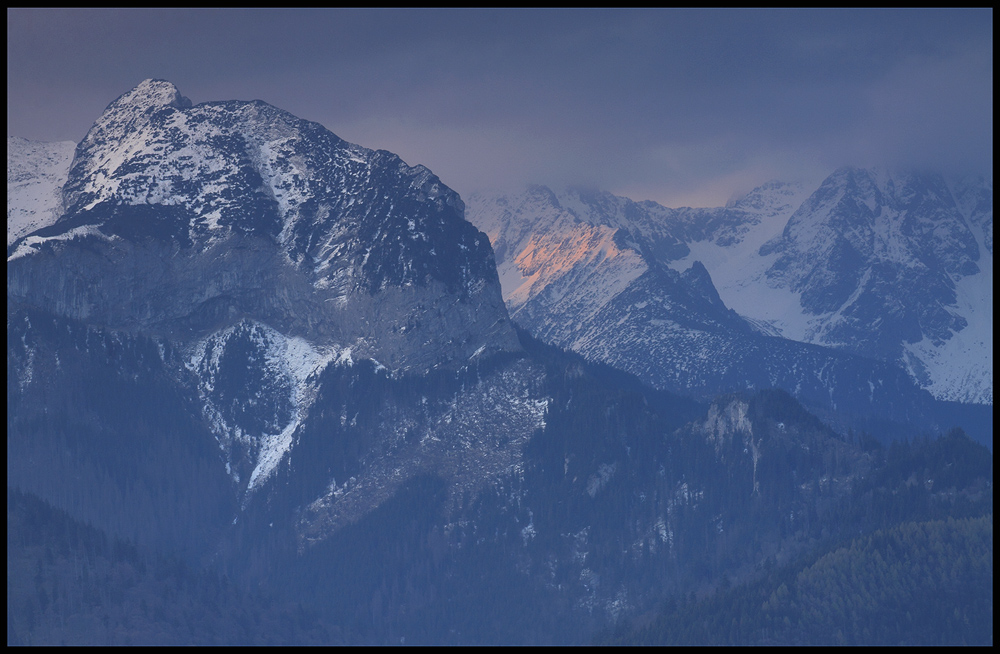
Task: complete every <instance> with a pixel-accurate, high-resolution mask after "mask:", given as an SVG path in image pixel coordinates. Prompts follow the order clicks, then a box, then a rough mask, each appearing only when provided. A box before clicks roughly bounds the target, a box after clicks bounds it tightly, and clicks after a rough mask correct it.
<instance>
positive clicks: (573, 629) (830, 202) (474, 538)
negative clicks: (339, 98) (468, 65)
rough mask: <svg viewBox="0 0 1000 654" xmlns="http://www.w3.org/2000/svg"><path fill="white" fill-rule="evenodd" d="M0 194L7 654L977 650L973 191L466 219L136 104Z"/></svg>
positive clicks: (837, 179) (890, 178) (978, 348)
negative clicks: (536, 648)
mask: <svg viewBox="0 0 1000 654" xmlns="http://www.w3.org/2000/svg"><path fill="white" fill-rule="evenodd" d="M7 170H8V184H7V189H8V190H7V361H8V363H7V407H8V409H7V488H8V490H7V497H8V499H7V521H8V528H7V536H8V538H7V539H8V547H7V605H8V613H7V616H8V617H7V642H8V645H18V644H20V645H29V644H30V645H35V644H70V645H72V644H77V645H122V644H134V645H196V644H197V645H201V644H228V645H265V644H270V645H290V644H291V645H294V644H299V645H318V644H363V645H370V644H379V645H382V644H406V645H410V644H437V645H470V644H471V645H487V644H517V645H529V644H530V645H534V644H537V645H545V644H588V643H593V642H598V643H607V644H635V643H647V644H655V643H661V644H662V643H688V644H690V643H694V644H788V645H791V644H809V643H812V644H833V643H850V644H914V643H917V644H992V638H993V635H992V633H993V632H992V579H993V575H992V548H993V541H992V511H993V504H992V502H993V493H992V481H993V464H992V451H991V448H992V400H993V393H992V329H991V328H992V256H993V255H992V252H993V250H992V247H993V242H992V225H993V223H992V182H991V181H984V180H982V179H972V178H968V179H963V180H950V179H944V178H943V177H941V176H938V175H934V174H929V173H928V174H923V173H922V174H903V173H898V172H890V171H884V170H863V169H852V168H845V169H841V170H838V171H836V172H834V173H833V174H832V175H831V176H830V177H829V178H828V179H827V180H826V181H824V182H823V184H822V185H821V186H820V187H819V188H818V189H805V188H802V187H796V186H792V185H785V184H781V183H776V182H775V183H770V184H767V185H765V186H762V187H760V188H758V189H755V190H754V191H752V192H751V193H749V194H748V195H746V196H745V197H743V198H741V199H739V200H737V201H734V202H732V203H730V204H729V205H728V206H726V207H722V208H718V209H668V208H665V207H662V206H660V205H658V204H655V203H652V202H633V201H631V200H628V199H625V198H621V197H616V196H613V195H610V194H608V193H604V192H598V191H583V190H580V189H570V190H567V191H563V192H560V193H558V194H557V193H555V192H553V191H551V190H549V189H546V188H544V187H533V188H531V189H528V190H526V191H523V192H518V193H497V194H493V195H477V196H474V197H471V198H469V199H468V207H466V204H465V202H463V200H462V199H461V198H460V197H459V196H458V194H456V193H455V192H454V191H452V190H451V189H450V188H448V187H447V186H446V185H445V184H444V183H442V181H441V180H440V179H438V178H437V177H436V176H435V175H434V174H433V173H432V172H431V171H429V170H428V169H426V168H424V167H422V166H410V165H407V164H406V163H404V162H403V161H402V160H401V159H400V158H399V157H398V156H396V155H394V154H392V153H390V152H386V151H383V150H378V151H374V150H369V149H366V148H364V147H360V146H358V145H354V144H351V143H347V142H345V141H343V140H342V139H340V138H338V137H337V136H335V135H334V134H333V133H331V132H330V131H328V130H327V129H326V128H324V127H323V126H321V125H319V124H316V123H312V122H308V121H305V120H301V119H299V118H296V117H295V116H292V115H291V114H289V113H287V112H284V111H282V110H280V109H277V108H275V107H272V106H270V105H268V104H265V103H263V102H260V101H252V102H244V101H226V102H206V103H202V104H198V105H193V104H192V103H191V102H190V101H189V100H187V99H186V98H184V97H183V96H182V95H181V94H180V93H179V91H178V89H177V88H176V87H174V85H173V84H171V83H169V82H166V81H162V80H146V81H144V82H142V83H141V84H139V85H138V86H137V87H135V88H134V89H132V90H131V91H129V92H127V93H125V94H124V95H122V96H121V97H119V98H118V99H117V100H115V101H114V102H112V103H111V104H110V105H109V106H108V107H107V109H106V110H105V111H104V113H103V114H102V115H101V116H100V117H99V118H98V119H97V121H96V122H95V123H94V125H93V127H92V128H91V129H90V131H89V132H88V133H87V135H86V136H85V138H84V139H83V141H81V142H80V143H79V144H73V143H39V142H31V141H26V140H24V139H20V138H17V137H10V136H9V137H8V141H7ZM470 221H471V222H470ZM480 230H482V231H480ZM966 433H968V434H969V435H966ZM970 436H972V438H970ZM987 446H988V447H987ZM942 570H943V572H941V571H942ZM939 572H940V574H939ZM859 616H863V619H861V618H860V617H859Z"/></svg>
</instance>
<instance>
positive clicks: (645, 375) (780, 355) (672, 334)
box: [469, 184, 929, 419]
mask: <svg viewBox="0 0 1000 654" xmlns="http://www.w3.org/2000/svg"><path fill="white" fill-rule="evenodd" d="M803 196H804V193H803V192H802V191H801V189H798V188H795V187H790V186H787V185H778V184H774V185H769V186H768V187H766V188H762V189H758V190H757V191H755V192H754V193H752V194H750V195H749V196H747V197H746V198H744V199H743V200H742V201H740V202H738V203H736V204H734V205H733V206H730V207H728V208H724V209H719V210H711V209H681V210H669V209H665V208H664V207H661V206H659V205H656V204H655V203H636V202H632V201H630V200H627V199H625V198H618V197H615V196H613V195H611V194H608V193H595V192H586V191H580V190H568V191H565V192H563V193H561V194H558V195H557V194H555V193H553V192H552V191H551V190H549V189H546V188H543V187H536V188H533V189H529V190H528V191H527V192H526V193H524V194H522V195H512V196H500V197H484V196H472V197H471V198H470V199H469V216H470V219H471V220H473V221H474V222H475V223H476V224H477V225H478V226H479V227H480V228H481V229H483V231H485V232H486V233H487V234H488V235H489V236H490V238H491V240H492V242H493V244H494V247H495V249H496V252H497V256H498V260H499V264H498V268H499V271H500V280H501V284H502V285H503V289H504V296H505V298H506V301H507V305H508V308H509V309H510V312H511V317H512V319H513V320H515V321H517V322H519V323H520V324H522V325H523V326H524V327H525V328H526V329H528V330H529V331H530V332H531V333H532V334H533V335H535V336H537V337H538V338H541V339H543V340H545V341H547V342H550V343H553V344H555V345H558V346H560V347H563V348H567V349H571V350H574V351H576V352H579V353H580V354H582V355H584V356H585V357H587V358H588V359H591V360H595V361H600V362H603V363H608V364H610V365H612V366H615V367H617V368H620V369H622V370H625V371H628V372H630V373H632V374H634V375H636V376H638V377H640V378H641V379H643V380H645V381H647V382H648V383H650V384H652V385H653V386H655V387H656V388H660V389H664V390H669V391H671V392H675V393H681V394H687V395H693V396H695V397H699V398H704V399H711V398H712V397H714V396H715V395H718V394H720V393H727V392H733V391H737V390H741V389H747V388H774V387H777V388H782V389H784V390H786V391H787V392H789V393H791V394H792V395H793V396H795V397H796V398H797V399H799V400H800V401H802V402H803V403H805V404H806V405H807V406H809V407H810V408H811V409H812V410H815V411H819V412H820V413H822V414H823V415H826V416H830V415H833V414H838V413H839V414H841V415H858V416H860V415H876V414H877V415H880V416H882V417H885V418H891V419H909V418H910V417H911V416H913V415H919V412H920V406H921V404H923V403H925V402H926V401H927V400H928V399H929V396H927V394H926V393H923V392H921V391H920V390H919V389H918V388H916V387H915V386H914V384H913V383H912V382H911V381H910V380H909V379H908V378H907V376H906V374H905V373H904V372H903V371H902V370H901V369H899V368H898V367H896V366H894V365H892V364H890V363H887V362H881V361H878V360H875V359H871V358H865V357H860V356H857V355H853V354H851V353H848V352H843V351H838V350H835V349H831V348H823V347H817V346H815V345H811V344H806V343H802V342H797V341H793V340H790V339H786V338H781V337H780V336H778V335H777V334H778V331H777V330H775V329H774V328H773V327H772V326H771V325H769V324H768V323H765V322H762V321H756V320H748V319H746V318H745V317H743V316H741V315H739V314H737V313H736V312H735V311H733V310H731V309H730V308H728V307H727V305H726V303H725V302H724V301H723V298H722V297H720V293H719V292H718V291H717V290H716V287H715V285H714V284H713V278H712V275H711V274H710V272H709V270H708V269H707V267H706V266H705V265H703V264H702V263H701V262H700V261H698V260H695V261H694V262H693V263H688V264H687V265H686V266H684V267H683V268H682V270H683V272H681V271H679V270H677V269H675V267H674V266H672V265H670V264H671V263H673V262H674V261H677V260H678V259H684V260H687V259H689V258H690V257H691V256H692V252H691V249H690V247H697V245H698V244H699V243H700V242H704V241H709V240H710V241H712V242H713V243H716V244H725V245H717V247H727V248H736V249H738V248H740V247H743V248H746V247H748V245H747V244H745V243H744V242H745V241H750V242H751V243H752V242H753V239H755V238H756V239H760V238H761V237H760V236H759V232H761V231H764V232H771V233H773V232H775V231H777V230H779V229H780V227H778V226H777V225H778V224H779V223H781V222H782V221H783V220H787V217H788V216H789V214H791V213H792V212H793V211H794V206H795V204H796V202H797V200H799V199H801V198H802V197H803ZM687 243H691V244H692V245H691V246H690V247H689V245H688V244H687ZM758 246H759V243H758Z"/></svg>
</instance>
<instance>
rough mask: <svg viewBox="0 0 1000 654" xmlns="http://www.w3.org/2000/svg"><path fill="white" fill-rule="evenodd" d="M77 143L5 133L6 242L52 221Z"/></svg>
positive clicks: (58, 209)
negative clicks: (47, 141)
mask: <svg viewBox="0 0 1000 654" xmlns="http://www.w3.org/2000/svg"><path fill="white" fill-rule="evenodd" d="M75 151H76V144H75V143H73V142H72V141H60V142H56V143H45V142H41V141H29V140H27V139H23V138H20V137H17V136H8V137H7V246H8V247H9V246H10V244H11V243H13V242H14V241H16V240H17V239H19V238H21V237H22V236H24V235H25V234H27V233H29V232H33V231H35V230H36V229H39V228H42V227H46V226H48V225H51V224H52V223H54V222H55V221H56V220H57V219H58V218H59V216H60V215H61V211H62V187H63V185H64V184H65V183H66V179H67V178H68V177H69V167H70V164H71V163H72V162H73V153H74V152H75Z"/></svg>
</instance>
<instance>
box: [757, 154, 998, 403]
mask: <svg viewBox="0 0 1000 654" xmlns="http://www.w3.org/2000/svg"><path fill="white" fill-rule="evenodd" d="M953 187H954V188H955V190H953ZM969 195H971V196H973V197H970V198H968V199H966V198H967V197H968V196H969ZM992 213H993V212H992V186H991V185H987V184H986V183H985V182H983V181H982V180H978V181H976V180H964V181H963V182H962V183H961V184H960V185H949V184H948V183H947V181H946V180H945V179H944V178H943V177H941V176H940V175H932V174H919V175H918V174H911V175H900V174H892V173H889V172H887V171H884V170H861V169H854V168H844V169H841V170H838V171H837V172H835V173H834V174H833V175H831V176H830V177H828V178H827V179H826V180H825V181H824V182H823V184H822V185H821V186H820V188H819V189H817V190H816V192H815V193H813V194H812V195H811V196H810V197H809V199H808V200H807V201H806V202H805V203H803V204H802V206H801V207H799V208H798V209H797V210H796V211H795V213H794V214H793V215H792V216H791V217H790V218H789V220H788V224H787V225H786V226H785V229H784V230H783V231H782V233H781V235H780V236H779V237H776V238H774V239H772V240H771V241H769V242H767V243H766V244H764V246H762V247H761V249H760V255H761V256H762V257H768V258H770V257H771V256H774V258H773V260H772V262H771V264H770V266H769V267H768V269H767V271H766V272H765V274H764V279H763V280H762V281H766V283H767V284H768V285H769V286H771V287H774V288H779V289H783V290H786V291H788V292H791V293H795V294H798V297H799V304H800V306H801V309H802V316H803V317H804V318H805V321H804V322H805V325H804V327H805V329H804V330H803V331H802V333H796V334H794V335H793V334H791V333H790V334H789V335H790V336H792V337H793V338H798V339H800V340H804V341H807V342H811V343H817V344H822V345H830V346H833V347H838V348H841V349H845V350H848V351H851V352H855V353H858V354H861V355H863V356H868V357H872V358H878V359H884V360H887V361H894V362H899V363H901V364H902V365H904V366H905V367H906V368H907V370H908V371H909V372H910V374H911V375H912V376H913V377H914V379H916V380H917V381H918V382H919V383H920V384H921V385H922V386H924V387H926V388H928V389H930V390H931V391H932V392H934V393H935V394H937V395H938V396H939V397H942V398H943V399H951V400H959V401H965V402H979V403H990V404H991V403H992V401H993V399H992V393H993V391H992V387H993V382H992V369H993V362H992V326H991V324H990V323H991V322H992V318H991V317H992V313H993V312H992V307H993V285H992V268H993V251H992V230H993V218H992ZM786 331H788V332H792V329H787V330H786Z"/></svg>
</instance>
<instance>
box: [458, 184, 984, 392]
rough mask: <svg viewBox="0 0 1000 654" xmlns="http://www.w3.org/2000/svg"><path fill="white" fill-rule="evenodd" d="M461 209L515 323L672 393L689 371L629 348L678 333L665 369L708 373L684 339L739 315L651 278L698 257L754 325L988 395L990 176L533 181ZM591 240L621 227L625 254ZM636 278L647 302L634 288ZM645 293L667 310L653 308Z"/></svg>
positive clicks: (619, 240) (926, 381)
mask: <svg viewBox="0 0 1000 654" xmlns="http://www.w3.org/2000/svg"><path fill="white" fill-rule="evenodd" d="M468 206H469V216H470V220H472V221H473V222H475V223H476V224H477V225H479V226H480V227H481V228H482V229H483V230H484V231H486V232H487V234H488V235H489V236H490V238H491V240H492V241H493V243H494V247H495V251H496V254H497V262H498V268H499V270H500V274H501V279H502V280H504V287H503V290H504V296H505V299H506V301H507V303H508V307H509V308H510V310H511V314H512V316H513V317H514V319H515V320H518V321H520V322H521V323H522V324H524V325H525V326H526V327H528V328H529V329H530V330H531V331H532V332H533V333H534V334H535V335H536V336H538V337H540V338H543V339H545V340H549V341H551V342H556V343H558V344H560V345H562V346H563V347H568V348H572V349H574V350H577V351H579V352H581V353H584V354H586V355H587V356H590V357H592V358H597V359H600V360H602V361H606V362H613V361H617V362H618V363H617V364H616V365H619V366H625V367H626V369H631V368H633V367H635V366H639V368H641V369H642V370H641V371H640V370H633V372H636V373H637V374H640V375H646V376H647V377H648V376H650V375H651V376H652V377H655V378H657V379H661V381H663V380H666V379H669V380H670V381H669V382H666V381H664V383H669V384H671V387H673V385H674V384H682V383H683V381H682V377H684V375H681V376H680V377H677V375H676V374H675V373H677V374H679V371H661V372H656V371H655V370H654V369H655V368H656V367H657V365H660V364H656V363H655V362H653V359H656V358H657V357H659V356H660V355H657V356H656V357H653V359H650V358H649V357H647V358H646V360H645V361H640V360H638V359H636V360H633V357H632V355H631V354H628V353H629V352H631V351H632V350H634V349H635V348H637V347H640V349H645V351H648V352H652V351H653V350H650V349H649V348H652V347H653V345H652V343H653V342H655V341H657V340H662V341H664V342H666V341H669V342H670V343H671V344H672V345H671V347H670V348H668V349H667V350H664V354H665V355H667V356H666V358H664V359H663V360H662V362H661V364H662V365H664V366H667V365H671V366H673V365H680V366H682V369H684V370H687V371H688V374H687V376H688V378H689V379H690V384H692V387H693V386H696V385H698V384H700V383H702V382H703V381H704V380H695V379H693V378H691V376H690V375H691V374H693V373H694V371H695V370H702V369H703V367H704V366H703V364H701V363H694V361H696V360H699V359H697V357H696V358H695V359H691V360H687V359H685V356H686V355H682V354H681V352H683V351H685V348H683V347H680V342H681V341H679V340H677V339H678V338H681V336H680V334H687V336H685V337H683V338H682V339H681V340H685V342H686V341H691V343H694V341H697V340H699V339H701V338H708V333H709V332H711V331H712V330H713V329H715V328H708V327H707V324H708V323H705V322H703V321H704V320H705V319H708V316H709V315H714V316H715V317H714V318H711V319H709V323H711V322H712V321H715V322H717V323H719V324H722V323H728V324H729V325H730V328H735V325H736V323H735V322H733V319H732V317H729V318H726V317H724V316H723V314H718V315H715V313H713V312H716V308H706V307H710V306H711V303H709V305H699V304H698V303H697V302H695V304H689V303H688V301H687V300H684V301H679V298H680V297H685V296H687V297H693V296H689V295H687V294H688V291H684V290H681V286H682V285H683V284H682V283H680V282H678V281H669V280H668V277H667V276H663V275H656V276H654V277H655V278H656V279H657V280H658V281H657V282H656V283H655V284H652V285H651V282H650V279H647V278H646V277H645V275H647V271H648V270H649V269H650V267H652V266H657V265H666V266H667V267H669V268H670V269H672V270H673V271H676V272H678V273H679V272H685V271H691V272H692V273H693V272H694V271H695V268H694V266H695V264H696V262H700V264H699V266H698V269H699V270H702V271H706V272H704V273H703V274H699V275H694V277H701V276H704V277H706V278H708V281H707V283H702V284H701V288H702V289H703V290H702V291H700V292H699V293H696V295H699V296H701V297H703V298H707V297H710V296H712V295H714V294H715V293H716V292H717V294H718V298H719V302H718V304H719V305H720V306H722V307H723V309H725V308H728V309H732V310H733V311H735V312H736V313H737V314H739V315H740V316H741V317H742V318H743V319H744V321H745V323H748V324H749V325H752V326H753V328H754V329H755V330H756V331H757V332H759V333H763V334H767V335H771V336H781V337H784V338H786V339H791V340H794V341H800V342H803V343H811V344H816V345H822V346H825V347H834V348H837V349H839V350H842V351H846V352H850V353H853V354H857V355H860V356H862V357H865V358H867V359H877V360H883V361H886V362H889V363H892V364H895V365H899V366H901V367H902V369H904V370H906V371H907V372H908V373H909V374H910V376H911V377H912V378H913V379H914V380H915V381H916V382H917V383H918V384H920V385H921V386H922V387H924V388H926V389H929V390H931V391H932V392H933V394H934V395H935V396H936V397H938V398H941V399H949V400H957V401H963V402H978V403H984V402H985V403H991V402H992V333H991V329H992V324H991V322H992V272H991V271H992V250H991V248H992V186H991V185H988V184H986V183H985V182H983V181H982V180H979V181H975V180H972V181H968V180H967V181H965V182H963V183H962V184H959V185H957V186H956V187H955V190H954V191H951V190H949V187H948V185H947V184H946V183H945V182H944V180H943V179H942V178H940V176H933V175H924V176H919V175H910V176H904V175H895V176H894V175H893V174H891V173H889V172H887V171H879V170H873V171H861V170H857V169H842V170H840V171H838V172H837V173H835V174H834V175H832V176H830V178H828V179H827V180H826V181H825V182H824V184H823V185H822V186H821V187H820V188H819V189H818V190H816V191H811V190H810V189H809V188H807V187H805V186H803V185H801V184H784V183H780V182H769V183H767V184H764V185H762V186H761V187H759V188H757V189H754V190H753V191H751V192H750V193H749V194H747V195H746V196H744V197H742V198H740V199H739V200H738V201H735V202H731V203H730V204H729V205H727V206H726V207H720V208H717V209H689V208H682V209H668V208H666V207H662V206H660V205H657V204H656V203H652V202H642V203H637V202H633V201H631V200H629V199H627V198H619V197H616V196H613V195H611V194H609V193H602V192H594V191H586V190H581V189H569V190H566V191H562V192H559V193H553V192H551V191H549V190H548V189H544V188H540V187H536V188H535V189H532V190H529V191H528V192H525V193H520V194H517V193H515V194H510V195H502V194H494V195H492V196H473V197H471V198H470V199H469V205H468ZM598 234H604V235H605V238H607V236H609V235H612V234H613V237H612V238H611V242H612V243H614V244H615V245H616V248H617V250H618V251H619V252H625V253H628V256H625V257H623V256H621V255H619V256H617V258H612V257H606V255H605V254H604V252H603V251H602V250H601V247H602V246H600V245H599V244H600V243H602V241H601V239H600V238H598V237H597V235H598ZM603 242H607V241H606V240H605V241H603ZM555 244H559V245H558V246H556V245H555ZM584 253H586V254H584ZM629 257H631V261H634V264H633V265H631V266H629V267H628V268H627V269H624V270H623V269H622V267H621V266H620V263H621V262H624V261H628V260H629ZM613 262H619V269H617V270H616V269H615V266H614V265H613ZM570 271H572V272H570ZM640 279H643V280H645V281H643V282H642V286H643V288H644V289H645V290H644V291H643V292H644V293H646V294H648V295H649V297H647V298H645V299H641V298H640V297H639V295H637V294H636V293H637V292H636V290H635V289H637V288H638V287H635V289H633V286H634V285H635V284H638V283H639V282H638V281H637V280H640ZM678 284H681V285H678ZM713 286H714V287H713ZM661 287H662V288H661ZM668 287H669V288H670V290H668ZM709 287H713V288H711V290H707V289H708V288H709ZM626 289H631V290H630V292H629V293H627V294H626V293H624V291H625V290H626ZM661 295H662V296H663V297H660V296H661ZM626 296H628V298H633V296H635V297H634V298H633V299H634V302H633V301H632V300H629V302H631V304H629V302H626V300H625V299H623V298H625V297H626ZM650 303H652V304H654V305H656V306H660V305H662V307H664V311H659V312H658V314H657V315H656V316H653V315H652V314H649V310H648V308H647V307H648V306H649V305H650ZM626 305H628V306H626ZM629 306H631V307H632V308H631V309H629V308H628V307H629ZM682 306H683V307H685V308H681V307H682ZM695 306H701V307H702V308H700V309H695V308H694V307H695ZM667 307H669V309H667ZM699 311H701V312H707V313H702V314H701V318H695V317H694V316H695V315H696V314H698V313H699ZM660 313H662V315H660ZM632 314H636V315H632ZM647 314H648V315H647ZM640 315H641V316H645V318H644V319H648V320H653V321H656V322H655V324H650V325H644V324H639V323H638V322H637V320H639V321H640V322H641V320H640V318H638V317H637V316H640ZM598 316H600V320H604V321H611V322H609V323H607V324H606V325H605V324H602V323H600V320H595V318H596V317H598ZM664 321H666V322H664ZM719 321H721V322H719ZM668 323H669V325H671V326H670V327H668ZM696 324H698V325H700V326H698V327H694V325H696ZM705 329H709V332H705V331H703V330H705ZM737 331H739V329H737ZM640 333H641V334H642V336H641V337H640ZM670 334H673V336H669V335H670ZM696 334H702V336H696ZM713 338H717V336H713ZM740 338H743V337H740ZM650 339H652V340H650ZM706 342H707V341H706ZM640 343H641V346H640ZM715 347H716V349H718V348H720V347H722V346H721V345H718V344H717V345H716V346H715ZM726 347H727V348H728V347H729V346H726ZM678 348H680V349H678ZM654 349H655V348H654ZM696 349H698V348H696ZM678 357H679V358H678ZM640 358H641V357H640ZM768 358H769V359H771V360H772V361H776V360H777V359H776V358H775V355H773V354H772V355H768ZM684 361H687V362H686V363H685V362H684ZM671 362H672V363H671ZM709 368H711V366H709ZM710 374H711V373H710ZM652 377H651V378H652Z"/></svg>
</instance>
